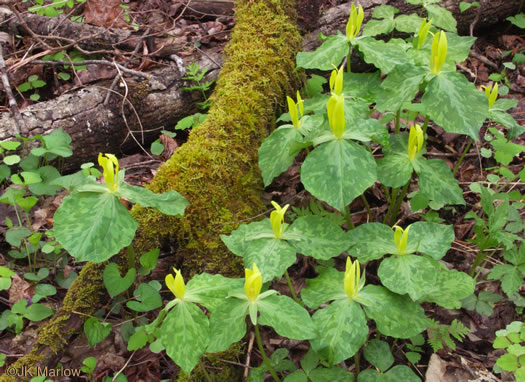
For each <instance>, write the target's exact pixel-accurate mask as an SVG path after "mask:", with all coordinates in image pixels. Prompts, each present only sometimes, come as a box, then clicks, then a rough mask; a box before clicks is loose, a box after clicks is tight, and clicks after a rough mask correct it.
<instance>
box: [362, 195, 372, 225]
mask: <svg viewBox="0 0 525 382" xmlns="http://www.w3.org/2000/svg"><path fill="white" fill-rule="evenodd" d="M361 200H362V201H363V204H364V205H365V208H366V212H367V213H368V220H372V210H371V209H370V204H368V200H366V196H365V194H361Z"/></svg>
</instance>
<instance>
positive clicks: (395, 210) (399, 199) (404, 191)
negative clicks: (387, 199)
mask: <svg viewBox="0 0 525 382" xmlns="http://www.w3.org/2000/svg"><path fill="white" fill-rule="evenodd" d="M409 185H410V179H409V180H408V182H407V184H405V185H404V186H403V189H402V190H401V194H399V195H398V197H397V198H396V202H395V205H394V208H393V210H392V214H391V215H390V225H393V224H394V223H395V222H396V219H397V214H398V212H399V209H400V208H401V203H403V199H404V198H405V195H406V194H407V191H408V186H409Z"/></svg>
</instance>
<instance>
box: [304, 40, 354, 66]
mask: <svg viewBox="0 0 525 382" xmlns="http://www.w3.org/2000/svg"><path fill="white" fill-rule="evenodd" d="M349 51H350V46H349V43H348V40H347V39H346V36H344V35H343V34H342V33H340V32H337V34H336V35H335V36H330V37H328V38H327V39H326V41H325V42H323V43H322V44H321V46H320V47H319V48H317V49H316V50H315V51H313V52H299V53H297V60H296V61H297V67H298V68H305V69H321V70H331V69H333V68H334V66H335V67H338V66H339V65H340V64H341V61H343V58H344V57H346V55H347V54H348V52H349Z"/></svg>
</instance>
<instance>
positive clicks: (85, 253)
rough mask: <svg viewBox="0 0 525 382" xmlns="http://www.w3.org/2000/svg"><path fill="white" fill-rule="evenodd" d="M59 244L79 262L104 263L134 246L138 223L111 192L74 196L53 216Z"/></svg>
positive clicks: (75, 194) (68, 198) (77, 194)
mask: <svg viewBox="0 0 525 382" xmlns="http://www.w3.org/2000/svg"><path fill="white" fill-rule="evenodd" d="M54 222H55V225H54V230H55V235H56V239H57V241H58V242H59V243H60V244H62V246H63V247H64V248H65V249H66V251H68V252H69V253H70V254H71V256H73V257H74V258H75V259H76V260H77V261H92V262H95V263H100V262H103V261H105V260H107V259H109V258H110V257H111V256H113V255H114V254H116V253H117V252H118V251H120V250H121V249H122V248H123V247H126V246H128V245H129V244H131V241H132V240H133V236H134V235H135V231H136V229H137V226H138V223H137V222H136V221H135V220H134V219H133V217H132V216H131V215H130V213H129V212H128V210H127V209H126V207H124V205H123V204H122V203H121V202H120V200H119V199H118V198H117V197H116V196H115V195H113V194H111V193H109V192H104V193H93V192H74V193H72V194H70V195H68V196H66V197H65V198H64V201H63V202H62V204H61V205H60V207H59V208H58V209H57V211H56V212H55V215H54Z"/></svg>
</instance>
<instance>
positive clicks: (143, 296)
mask: <svg viewBox="0 0 525 382" xmlns="http://www.w3.org/2000/svg"><path fill="white" fill-rule="evenodd" d="M152 283H153V281H150V283H149V284H144V283H142V284H140V285H139V286H138V288H137V289H135V292H133V295H134V296H135V298H136V299H137V300H138V301H128V302H127V303H126V306H127V307H128V308H129V309H132V310H134V311H136V312H149V311H150V310H154V309H157V308H158V307H160V306H161V305H162V299H161V298H160V294H159V292H158V290H157V289H155V288H154V287H153V286H152V285H151V284H152ZM159 289H160V288H159Z"/></svg>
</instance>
